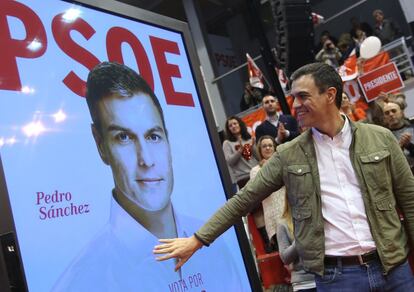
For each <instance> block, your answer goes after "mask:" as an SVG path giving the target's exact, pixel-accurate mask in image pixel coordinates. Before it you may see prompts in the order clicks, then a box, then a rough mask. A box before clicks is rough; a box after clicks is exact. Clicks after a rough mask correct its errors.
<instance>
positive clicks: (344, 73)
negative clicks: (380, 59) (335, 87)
mask: <svg viewBox="0 0 414 292" xmlns="http://www.w3.org/2000/svg"><path fill="white" fill-rule="evenodd" d="M337 70H338V73H339V75H340V76H341V78H342V81H343V82H345V81H348V80H353V79H355V78H357V77H358V74H359V72H358V63H357V57H356V55H355V49H354V50H352V52H351V54H350V56H349V57H348V58H347V59H346V60H345V62H344V64H343V65H342V66H340V67H339V68H338V69H337Z"/></svg>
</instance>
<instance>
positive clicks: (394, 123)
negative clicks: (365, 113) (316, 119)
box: [384, 101, 414, 173]
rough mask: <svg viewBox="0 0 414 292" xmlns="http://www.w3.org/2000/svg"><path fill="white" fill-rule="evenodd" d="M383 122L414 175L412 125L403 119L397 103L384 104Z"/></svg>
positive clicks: (413, 130)
mask: <svg viewBox="0 0 414 292" xmlns="http://www.w3.org/2000/svg"><path fill="white" fill-rule="evenodd" d="M384 122H385V126H386V127H387V128H388V129H390V130H391V132H392V133H393V134H394V136H395V137H396V138H397V140H398V143H399V144H400V147H401V149H403V151H404V154H405V156H406V158H407V161H408V164H409V165H410V167H411V170H412V171H413V173H414V125H413V124H412V123H410V121H409V120H408V119H406V118H405V115H404V111H403V110H402V109H401V106H400V104H399V103H398V102H396V101H389V102H386V103H384Z"/></svg>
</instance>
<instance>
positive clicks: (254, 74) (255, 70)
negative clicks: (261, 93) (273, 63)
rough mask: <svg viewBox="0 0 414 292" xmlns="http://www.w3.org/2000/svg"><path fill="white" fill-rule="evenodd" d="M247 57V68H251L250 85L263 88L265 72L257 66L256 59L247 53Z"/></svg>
mask: <svg viewBox="0 0 414 292" xmlns="http://www.w3.org/2000/svg"><path fill="white" fill-rule="evenodd" d="M246 58H247V69H248V70H249V82H250V85H251V86H253V87H256V88H260V89H263V88H264V83H263V73H262V71H261V70H260V69H259V67H257V65H256V63H255V62H254V60H253V59H252V58H251V57H250V56H249V54H246Z"/></svg>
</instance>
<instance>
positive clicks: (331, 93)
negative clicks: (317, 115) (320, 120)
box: [326, 87, 336, 104]
mask: <svg viewBox="0 0 414 292" xmlns="http://www.w3.org/2000/svg"><path fill="white" fill-rule="evenodd" d="M326 93H327V94H328V103H329V104H332V103H333V104H336V88H335V87H329V88H328V89H327V91H326Z"/></svg>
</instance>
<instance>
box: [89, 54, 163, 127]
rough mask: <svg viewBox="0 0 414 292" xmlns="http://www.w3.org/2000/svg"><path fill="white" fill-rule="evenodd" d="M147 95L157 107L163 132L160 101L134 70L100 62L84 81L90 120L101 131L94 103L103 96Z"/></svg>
mask: <svg viewBox="0 0 414 292" xmlns="http://www.w3.org/2000/svg"><path fill="white" fill-rule="evenodd" d="M137 93H142V94H145V95H148V96H149V97H150V98H151V100H152V102H153V103H154V105H155V107H156V108H157V110H158V112H159V114H160V116H161V120H162V125H163V127H164V130H165V132H166V133H167V128H166V127H165V120H164V113H163V111H162V108H161V105H160V102H159V101H158V98H157V97H156V96H155V94H154V92H153V91H152V89H151V87H150V86H149V85H148V83H147V82H146V81H145V80H144V78H142V77H141V76H140V75H139V74H138V73H136V72H135V71H134V70H132V69H131V68H129V67H128V66H125V65H123V64H118V63H114V62H102V63H100V64H98V65H97V66H96V67H95V68H93V69H92V70H91V71H90V72H89V75H88V80H87V82H86V102H87V104H88V107H89V112H90V114H91V117H92V121H93V123H94V125H95V127H96V128H97V130H98V131H99V132H100V133H102V129H101V123H100V120H99V115H98V113H97V109H96V104H97V102H98V101H100V100H102V99H103V98H105V97H108V96H110V95H113V97H114V98H130V97H132V96H133V95H134V94H137Z"/></svg>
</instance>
